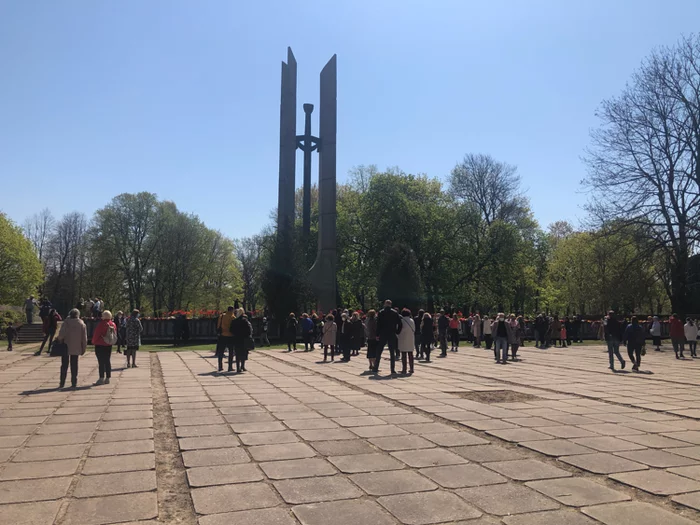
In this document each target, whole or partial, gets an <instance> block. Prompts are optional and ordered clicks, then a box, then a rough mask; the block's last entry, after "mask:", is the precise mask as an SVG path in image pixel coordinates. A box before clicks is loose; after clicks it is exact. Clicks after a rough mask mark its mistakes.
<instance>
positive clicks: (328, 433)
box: [296, 428, 357, 441]
mask: <svg viewBox="0 0 700 525" xmlns="http://www.w3.org/2000/svg"><path fill="white" fill-rule="evenodd" d="M296 432H297V434H298V435H299V437H300V438H301V439H304V440H306V441H340V440H350V439H357V436H356V435H355V434H353V433H352V432H350V431H348V430H347V429H344V428H329V429H323V430H297V431H296Z"/></svg>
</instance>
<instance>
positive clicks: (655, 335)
mask: <svg viewBox="0 0 700 525" xmlns="http://www.w3.org/2000/svg"><path fill="white" fill-rule="evenodd" d="M649 334H650V335H651V340H652V343H653V345H654V346H655V347H656V348H655V349H654V350H655V351H657V352H661V321H659V316H658V315H655V316H654V317H653V318H652V320H651V328H650V329H649Z"/></svg>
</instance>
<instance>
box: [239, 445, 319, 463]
mask: <svg viewBox="0 0 700 525" xmlns="http://www.w3.org/2000/svg"><path fill="white" fill-rule="evenodd" d="M248 452H249V453H250V455H251V456H252V457H253V459H255V460H256V461H281V460H286V459H304V458H311V457H314V456H315V455H316V451H315V450H314V449H312V448H311V447H310V446H309V445H307V444H306V443H287V444H283V445H259V446H254V447H248Z"/></svg>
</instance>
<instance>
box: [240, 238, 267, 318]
mask: <svg viewBox="0 0 700 525" xmlns="http://www.w3.org/2000/svg"><path fill="white" fill-rule="evenodd" d="M235 246H236V258H237V259H238V263H239V265H240V269H241V280H242V281H243V308H245V309H246V310H256V309H257V306H258V298H259V295H260V288H261V286H260V281H261V277H262V252H263V237H262V236H261V235H254V236H252V237H245V238H243V239H239V240H238V241H236V242H235Z"/></svg>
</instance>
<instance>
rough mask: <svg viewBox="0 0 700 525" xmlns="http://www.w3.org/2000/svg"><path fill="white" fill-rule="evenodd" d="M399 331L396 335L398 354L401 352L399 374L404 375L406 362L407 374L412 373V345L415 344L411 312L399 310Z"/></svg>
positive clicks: (414, 330)
mask: <svg viewBox="0 0 700 525" xmlns="http://www.w3.org/2000/svg"><path fill="white" fill-rule="evenodd" d="M401 323H402V326H401V331H400V332H399V334H398V339H399V352H401V365H402V367H401V373H402V374H406V361H407V360H408V365H409V367H410V370H409V372H408V373H409V374H412V373H413V344H414V342H415V334H416V323H415V322H414V321H413V319H412V318H411V310H409V309H408V308H404V309H403V310H401Z"/></svg>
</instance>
